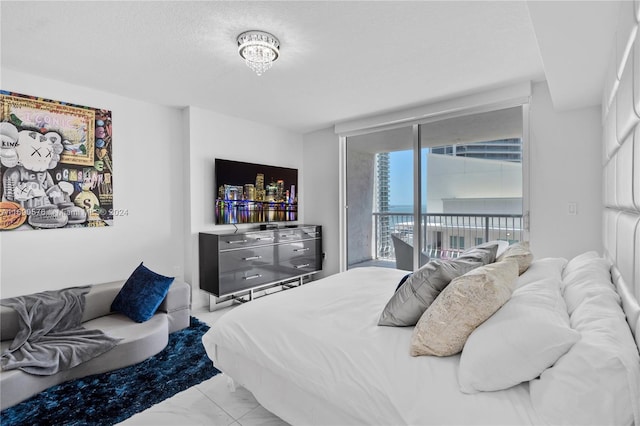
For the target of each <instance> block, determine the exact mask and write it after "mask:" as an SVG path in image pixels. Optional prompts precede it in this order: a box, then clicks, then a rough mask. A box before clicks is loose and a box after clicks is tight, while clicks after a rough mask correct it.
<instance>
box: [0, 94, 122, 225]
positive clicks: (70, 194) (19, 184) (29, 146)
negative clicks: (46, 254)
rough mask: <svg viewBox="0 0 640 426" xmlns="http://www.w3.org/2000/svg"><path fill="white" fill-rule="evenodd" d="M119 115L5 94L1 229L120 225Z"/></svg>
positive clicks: (0, 125) (0, 112)
mask: <svg viewBox="0 0 640 426" xmlns="http://www.w3.org/2000/svg"><path fill="white" fill-rule="evenodd" d="M111 125H112V123H111V111H107V110H103V109H96V108H90V107H86V106H80V105H72V104H67V103H63V102H58V101H52V100H48V99H42V98H37V97H34V96H27V95H22V94H19V93H13V92H7V91H2V90H0V176H1V181H0V195H2V199H1V200H0V231H13V230H28V229H54V228H71V227H101V226H111V225H112V224H113V163H112V160H111V159H112V157H111V145H112V139H111V134H112V133H111Z"/></svg>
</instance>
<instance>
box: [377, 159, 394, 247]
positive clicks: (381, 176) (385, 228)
mask: <svg viewBox="0 0 640 426" xmlns="http://www.w3.org/2000/svg"><path fill="white" fill-rule="evenodd" d="M390 181H391V179H390V174H389V153H388V152H380V153H377V154H376V185H377V187H376V204H377V208H378V212H388V211H389V195H390ZM389 219H390V218H389V216H387V215H383V216H381V217H380V221H379V227H378V241H380V247H379V250H380V252H379V253H378V256H381V257H385V256H387V255H388V254H389V253H390V252H391V230H390V227H389V223H390V220H389Z"/></svg>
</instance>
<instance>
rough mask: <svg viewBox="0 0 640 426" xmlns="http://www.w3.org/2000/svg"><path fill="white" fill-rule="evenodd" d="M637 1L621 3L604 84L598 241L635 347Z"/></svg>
mask: <svg viewBox="0 0 640 426" xmlns="http://www.w3.org/2000/svg"><path fill="white" fill-rule="evenodd" d="M639 20H640V2H638V1H635V2H630V1H629V2H621V13H620V19H619V22H618V27H617V33H616V45H615V46H614V49H613V54H612V61H611V63H610V64H609V73H608V77H607V81H606V82H605V90H604V96H603V101H602V113H603V129H604V130H603V172H602V177H603V202H604V215H603V233H604V234H603V242H604V256H605V257H607V258H608V259H610V260H611V261H612V263H613V267H612V269H611V276H612V278H613V281H614V283H615V284H616V287H617V289H618V293H619V294H620V296H621V298H622V305H623V308H624V311H625V314H626V315H627V321H628V322H629V326H630V327H631V330H632V332H633V333H634V337H635V339H636V343H637V344H638V347H639V348H640V304H639V303H638V300H639V299H640V32H639V31H638V21H639Z"/></svg>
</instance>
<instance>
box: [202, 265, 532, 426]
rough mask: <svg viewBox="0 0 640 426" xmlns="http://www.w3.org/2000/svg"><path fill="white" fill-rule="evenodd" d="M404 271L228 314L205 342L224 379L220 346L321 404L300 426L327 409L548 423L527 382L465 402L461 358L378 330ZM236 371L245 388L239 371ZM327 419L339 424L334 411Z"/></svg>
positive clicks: (314, 286) (356, 415) (328, 283)
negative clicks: (417, 352) (416, 347)
mask: <svg viewBox="0 0 640 426" xmlns="http://www.w3.org/2000/svg"><path fill="white" fill-rule="evenodd" d="M405 273H406V272H403V271H399V270H394V269H385V268H356V269H352V270H349V271H347V272H345V273H343V274H337V275H333V276H330V277H327V278H325V279H322V280H318V281H314V282H312V283H309V284H306V285H304V286H302V287H299V288H295V289H292V290H288V291H285V292H281V293H277V294H273V295H270V296H268V297H263V298H260V299H257V300H254V301H252V302H250V303H247V304H244V305H242V306H239V307H237V308H235V309H233V310H231V311H230V312H229V313H227V314H225V315H223V316H222V317H221V318H220V319H219V320H218V322H216V324H215V325H214V326H213V327H212V328H211V330H209V332H208V333H207V334H206V335H205V336H204V337H203V343H204V345H205V348H206V350H207V353H208V354H209V357H210V358H212V359H213V361H214V364H215V365H216V367H218V368H219V369H221V370H222V371H223V372H224V371H225V365H224V362H220V361H222V360H218V359H216V354H217V349H216V347H219V348H220V349H221V350H222V349H224V350H225V351H226V352H227V353H233V354H238V355H240V357H241V358H244V359H248V360H251V361H252V362H254V363H255V364H257V365H258V366H260V367H261V368H264V369H267V370H269V371H270V372H271V373H273V374H275V375H276V376H279V377H280V378H282V379H284V380H285V381H286V382H288V383H291V385H292V387H293V389H300V390H303V391H304V393H306V394H307V395H312V396H315V397H317V405H318V406H317V407H314V408H315V410H314V411H315V414H314V416H315V417H314V420H313V422H312V421H310V420H309V419H301V418H299V417H296V418H293V420H295V421H296V422H300V423H321V421H320V422H319V421H318V416H317V413H318V411H319V412H322V410H338V411H341V412H344V413H349V419H348V420H347V418H345V422H349V423H353V422H354V419H355V422H356V423H360V422H361V423H363V424H370V425H374V424H379V425H403V424H407V425H409V424H410V425H426V424H432V425H443V424H450V425H461V424H465V425H466V424H485V425H488V424H491V425H497V424H505V425H516V424H538V423H540V421H539V420H538V418H537V417H536V416H535V413H534V412H533V408H532V407H531V403H530V399H529V391H528V384H526V383H525V384H520V385H518V386H516V387H513V388H511V389H508V390H505V391H499V392H481V393H478V394H474V395H467V394H463V393H461V392H460V391H459V387H458V380H457V371H458V363H459V355H455V356H451V357H444V358H438V357H429V356H422V357H415V358H414V357H411V356H409V342H410V338H411V333H412V330H413V327H406V328H398V327H381V326H378V325H377V323H378V318H379V316H380V313H381V312H382V310H383V308H384V306H385V304H386V303H387V301H388V300H389V298H390V297H391V295H392V294H393V292H394V290H395V287H396V285H397V283H398V282H399V281H400V279H401V278H402V276H403V275H404V274H405ZM234 372H235V375H236V376H235V377H234V378H235V379H237V380H238V381H239V382H240V383H245V381H244V380H243V378H242V377H237V376H238V375H239V374H241V373H240V372H239V371H238V369H237V368H234ZM249 390H250V391H253V390H252V389H251V388H249ZM294 394H295V392H294ZM256 397H257V398H258V400H259V401H260V397H259V395H256ZM307 399H309V398H307ZM312 401H313V399H312ZM260 402H262V401H260ZM307 402H308V401H307ZM291 403H292V404H295V403H296V401H291ZM312 403H313V402H312ZM263 405H265V404H264V403H263ZM266 408H268V409H269V408H270V407H268V406H267V407H266ZM276 414H278V415H280V416H281V417H283V418H285V419H289V421H291V419H292V417H288V416H287V415H286V413H278V412H276ZM298 415H299V413H298ZM327 418H332V419H335V418H336V417H335V412H334V413H333V414H332V416H327ZM307 420H309V421H307Z"/></svg>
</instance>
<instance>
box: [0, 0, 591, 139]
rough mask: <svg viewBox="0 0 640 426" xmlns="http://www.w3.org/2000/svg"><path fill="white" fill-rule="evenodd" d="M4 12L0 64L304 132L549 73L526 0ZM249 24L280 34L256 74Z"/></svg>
mask: <svg viewBox="0 0 640 426" xmlns="http://www.w3.org/2000/svg"><path fill="white" fill-rule="evenodd" d="M0 12H1V23H2V27H1V31H2V32H1V36H2V38H1V47H2V54H1V60H2V66H3V67H7V68H10V69H13V70H18V71H23V72H26V73H31V74H34V75H38V76H43V77H47V78H51V79H55V80H61V81H65V82H70V83H73V84H77V85H81V86H88V87H92V88H96V89H100V90H104V91H108V92H112V93H116V94H120V95H123V96H127V97H131V98H136V99H141V100H145V101H149V102H153V103H158V104H162V105H170V106H178V107H181V106H187V105H192V106H196V107H201V108H205V109H210V110H213V111H218V112H221V113H224V114H228V115H232V116H237V117H242V118H246V119H249V120H252V121H256V122H262V123H265V124H270V125H275V126H279V127H283V128H286V129H290V130H293V131H296V132H301V133H304V132H308V131H312V130H316V129H320V128H324V127H328V126H330V125H333V124H335V123H336V122H340V121H344V120H349V119H354V118H358V117H363V116H366V115H369V114H374V113H381V112H386V111H392V110H394V109H398V108H406V107H411V106H416V105H421V104H425V103H429V102H433V101H437V100H441V99H444V98H448V97H452V96H460V95H465V94H469V93H473V92H477V91H481V90H486V89H490V88H495V87H500V86H503V85H508V84H512V83H515V82H522V81H529V80H534V81H540V80H544V79H545V74H544V72H545V69H544V67H543V61H542V59H541V57H540V53H539V50H538V45H537V42H536V34H535V32H534V28H533V26H532V22H531V19H530V17H529V11H528V7H527V3H526V2H524V1H495V2H494V1H470V2H462V1H443V2H437V1H410V2H401V1H371V2H356V1H345V2H338V1H330V2H316V1H285V2H276V1H262V2H245V1H174V2H168V1H139V2H127V1H118V2H95V1H88V2H79V1H77V2H56V1H46V2H30V1H6V0H3V1H2V2H1V3H0ZM568 24H570V23H568ZM250 29H262V30H265V31H269V32H271V33H273V34H274V35H276V36H277V37H278V38H279V39H280V42H281V58H280V59H279V60H278V61H277V62H276V63H275V65H274V66H273V68H272V69H271V70H269V71H267V72H266V73H265V74H264V75H263V76H261V77H258V76H256V75H255V74H254V73H253V72H252V71H251V70H250V69H249V68H247V67H246V65H245V64H244V63H243V62H242V60H241V59H240V57H239V55H238V53H237V45H236V37H237V35H238V34H239V33H241V32H243V31H245V30H250ZM547 72H549V70H547ZM597 83H598V84H600V83H601V82H597ZM594 84H595V83H594ZM2 89H5V90H11V88H10V87H2ZM64 100H66V101H68V102H74V100H73V99H64ZM597 100H598V101H599V97H598V99H597Z"/></svg>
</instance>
